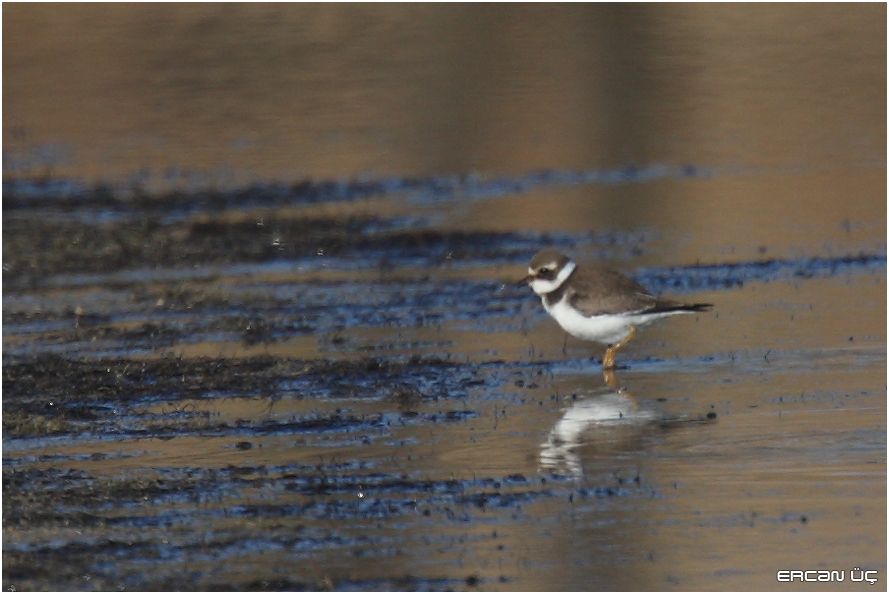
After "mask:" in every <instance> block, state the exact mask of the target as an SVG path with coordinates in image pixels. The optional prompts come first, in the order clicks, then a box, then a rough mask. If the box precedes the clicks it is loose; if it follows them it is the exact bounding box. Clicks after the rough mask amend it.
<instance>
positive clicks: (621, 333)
mask: <svg viewBox="0 0 889 594" xmlns="http://www.w3.org/2000/svg"><path fill="white" fill-rule="evenodd" d="M541 301H543V307H544V309H546V311H547V312H548V313H549V315H551V316H552V317H553V318H555V320H556V322H558V323H559V326H561V327H562V329H563V330H564V331H565V332H567V333H568V334H570V335H571V336H574V337H575V338H579V339H581V340H592V341H594V342H600V343H602V344H615V343H618V342H620V341H621V340H623V339H624V338H626V336H627V334H629V333H630V328H631V327H633V326H637V327H638V326H644V325H645V324H647V323H649V322H651V321H653V320H656V319H658V318H663V317H666V316H670V315H674V314H677V313H684V312H679V311H671V312H662V313H656V314H640V315H634V314H632V313H630V314H620V315H618V314H603V315H601V316H589V317H587V316H585V315H583V314H582V313H580V312H578V311H577V310H576V309H574V308H573V307H571V306H570V305H568V301H567V300H566V299H562V300H561V301H559V302H558V303H556V304H555V305H553V306H552V307H548V306H547V305H546V299H544V298H542V299H541Z"/></svg>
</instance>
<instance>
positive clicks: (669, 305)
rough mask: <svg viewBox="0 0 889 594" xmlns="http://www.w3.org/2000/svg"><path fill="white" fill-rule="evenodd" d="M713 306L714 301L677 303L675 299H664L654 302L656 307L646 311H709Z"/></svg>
mask: <svg viewBox="0 0 889 594" xmlns="http://www.w3.org/2000/svg"><path fill="white" fill-rule="evenodd" d="M712 307H713V304H712V303H676V302H675V301H663V302H658V303H655V304H654V307H652V308H651V309H649V310H647V311H646V312H645V313H667V312H671V311H676V312H680V311H687V312H695V311H707V310H709V309H710V308H712Z"/></svg>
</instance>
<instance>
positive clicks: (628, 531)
mask: <svg viewBox="0 0 889 594" xmlns="http://www.w3.org/2000/svg"><path fill="white" fill-rule="evenodd" d="M628 175H630V176H631V177H632V174H628ZM548 179H549V178H547V176H545V175H542V176H537V177H534V176H528V177H526V178H521V179H519V180H518V181H515V182H514V183H510V182H509V180H499V181H498V182H497V184H499V185H496V187H494V186H487V187H483V188H482V189H481V190H479V191H478V196H472V197H471V200H470V203H472V204H474V203H475V202H474V201H477V200H480V201H481V202H480V204H482V206H483V205H484V199H482V198H480V196H482V195H484V194H485V192H488V193H492V194H493V195H494V198H493V199H494V200H500V199H504V198H503V197H504V196H505V199H506V200H509V199H511V194H510V192H513V191H515V188H521V187H524V186H527V185H528V184H529V183H530V184H531V185H535V184H536V185H537V186H540V185H543V186H545V185H546V182H547V180H548ZM553 179H556V180H558V179H561V178H559V177H558V176H554V177H553ZM529 180H531V181H529ZM367 183H368V185H367V186H366V187H364V186H361V187H359V186H357V185H356V186H355V188H357V189H355V188H352V186H349V184H343V183H330V184H325V183H323V182H320V183H317V184H311V185H307V186H305V187H303V189H302V190H299V191H297V190H294V189H292V188H291V189H288V190H287V191H282V192H281V193H277V194H276V193H272V194H263V193H262V192H261V191H259V190H242V191H239V192H236V193H234V194H232V195H226V194H213V195H207V194H203V193H200V192H198V193H193V194H185V193H179V194H176V195H169V196H160V197H158V198H157V200H156V201H152V200H149V199H147V198H142V199H138V198H137V199H122V198H118V197H117V196H115V195H105V194H101V193H95V192H94V193H93V194H87V195H84V196H82V197H81V198H76V197H75V198H71V199H67V198H66V199H60V198H58V197H54V196H44V197H42V198H40V199H33V200H32V199H31V198H28V199H26V198H25V197H22V198H20V199H16V200H12V201H9V202H4V231H5V233H4V236H3V242H4V248H5V249H4V254H5V257H6V260H5V261H4V309H3V328H4V335H3V340H4V361H3V380H4V393H3V413H4V414H3V430H4V467H3V482H4V487H3V488H4V498H3V502H4V503H3V517H4V552H3V554H4V584H3V586H4V589H10V588H16V589H35V590H43V589H50V588H58V589H74V588H76V589H93V590H101V589H147V590H155V589H158V590H160V589H176V590H196V589H209V590H216V589H245V590H281V589H291V590H312V589H335V590H355V589H365V590H412V589H422V590H473V589H479V590H503V589H514V588H519V589H552V588H553V587H563V588H567V589H572V588H581V589H597V588H612V589H614V588H616V589H622V588H623V589H626V588H633V589H635V588H643V589H646V588H648V589H663V588H667V589H669V588H690V589H695V588H703V587H705V586H707V587H709V586H713V585H714V584H715V585H716V586H720V587H725V588H732V587H738V588H745V587H746V588H749V587H767V586H768V585H769V584H772V583H773V582H774V571H773V570H774V569H775V568H773V567H772V565H774V564H775V563H777V562H773V561H767V559H780V563H782V565H781V567H784V566H785V565H786V566H787V567H795V566H796V565H800V564H804V563H805V562H807V561H808V559H810V556H806V555H803V554H801V553H799V554H794V555H791V554H789V553H788V551H818V552H819V553H818V554H820V555H827V554H828V553H831V554H835V551H838V550H841V551H843V553H842V557H841V558H840V559H839V560H838V561H836V562H842V563H847V562H848V563H856V564H858V565H859V566H864V564H870V566H875V567H878V568H879V567H880V565H879V564H880V563H881V561H880V557H879V555H878V554H875V553H874V551H877V553H879V551H880V550H881V549H880V547H881V546H882V545H879V544H878V542H879V541H880V540H881V538H882V536H881V535H880V534H878V532H879V531H877V530H875V529H874V526H875V525H876V524H875V523H873V522H871V521H869V518H872V517H873V516H874V514H876V513H878V512H879V506H878V503H879V497H878V495H876V493H877V491H879V489H880V488H882V487H881V485H884V482H881V480H882V481H884V479H885V461H884V457H883V452H884V450H885V417H884V415H883V413H881V412H880V409H879V408H878V407H877V404H878V403H879V402H880V401H881V399H882V398H883V396H884V394H883V385H882V383H881V382H882V379H881V373H882V371H883V369H884V366H885V336H884V335H883V333H882V330H879V331H878V330H875V329H876V328H882V326H881V325H880V319H879V318H880V314H879V310H878V309H876V308H875V307H874V305H875V304H878V303H882V301H881V300H884V299H885V251H884V250H885V247H884V246H883V245H881V244H880V242H879V241H874V240H873V238H872V237H871V236H870V235H868V233H870V231H868V229H870V228H869V227H861V229H864V231H862V232H861V233H862V234H863V235H862V237H863V239H862V237H859V235H856V233H858V231H856V229H858V227H855V226H854V225H850V226H847V227H848V229H846V228H844V227H843V225H841V224H840V222H838V223H837V225H835V227H836V228H837V229H839V231H838V233H840V235H839V237H841V238H843V240H844V241H849V244H848V246H847V248H845V249H843V250H841V251H839V252H837V253H828V254H824V253H821V252H819V251H818V250H807V251H804V252H803V253H801V254H800V253H797V254H793V253H790V252H786V251H785V252H778V253H776V254H763V253H762V251H761V250H759V251H757V250H754V253H757V254H758V257H752V258H747V257H743V258H740V257H734V258H726V259H725V260H724V261H719V259H718V258H716V259H715V260H710V261H709V262H696V261H694V260H693V259H686V260H684V261H680V262H678V263H677V262H673V263H669V262H666V261H663V260H658V259H656V258H655V259H653V258H652V254H656V253H657V249H656V248H654V247H652V242H653V241H654V239H653V238H654V237H656V236H657V233H654V232H651V231H650V230H647V229H644V228H643V229H624V230H618V231H602V230H600V231H597V232H588V231H582V232H580V231H556V230H554V231H547V232H537V231H527V230H522V229H513V230H494V229H485V228H472V227H471V226H469V227H468V228H467V229H460V230H455V229H454V227H453V226H449V225H447V224H442V221H447V220H448V216H449V215H448V214H447V209H444V210H442V207H441V206H437V205H436V204H437V200H438V197H439V196H440V195H442V194H447V195H448V196H451V197H453V196H455V195H459V194H460V193H461V192H463V193H467V192H469V193H471V191H469V190H472V187H476V186H472V184H473V183H477V182H469V181H467V180H461V179H457V180H451V181H450V182H448V183H450V185H448V183H442V182H436V183H437V184H438V185H436V183H433V182H432V181H430V180H420V181H409V182H405V186H404V187H406V188H408V191H409V192H414V193H416V192H424V191H425V192H428V193H429V194H430V196H427V198H426V199H420V200H419V202H420V203H423V204H425V205H426V206H424V208H426V210H423V209H421V210H420V211H418V212H421V213H422V216H421V215H417V214H416V213H414V209H415V208H416V201H417V196H416V195H413V194H412V195H411V196H409V197H407V198H405V197H402V198H403V199H404V200H408V203H407V205H405V204H406V203H404V202H403V201H400V200H401V199H399V198H397V197H389V198H391V200H392V204H390V205H389V206H388V207H386V208H387V214H375V215H368V214H367V212H366V211H367V209H366V208H365V206H364V205H363V203H362V201H363V200H367V199H377V197H378V192H379V193H382V195H385V192H386V191H388V190H386V188H389V190H391V188H393V187H396V188H397V187H398V186H397V184H395V186H393V184H392V182H391V180H390V181H385V182H379V183H378V184H376V185H374V183H373V182H372V181H371V182H367ZM461 184H462V185H461ZM466 184H469V185H470V186H472V187H470V188H469V190H467V188H466ZM479 187H480V186H479ZM350 188H352V190H354V191H355V192H357V193H356V194H355V195H349V192H350V191H352V190H350ZM374 188H376V189H374ZM454 188H457V190H459V191H456V190H455V189H454ZM251 192H255V193H251ZM29 196H30V195H29ZM208 196H209V197H208ZM387 199H388V198H387ZM334 203H335V205H334ZM219 205H223V207H224V208H225V209H226V210H224V211H222V212H213V209H215V208H217V207H219ZM319 205H320V206H323V207H324V208H328V207H329V210H327V211H323V212H322V211H317V210H313V209H315V208H316V207H318V206H319ZM472 208H474V207H472ZM90 212H93V213H94V214H96V216H93V215H90V214H89V213H90ZM405 213H409V214H410V213H412V214H410V216H406V214H405ZM850 237H851V238H852V239H851V240H850V239H849V238H850ZM543 245H552V246H556V247H559V248H562V249H566V250H571V251H573V252H575V253H585V254H587V255H596V256H597V257H601V258H605V257H606V256H608V257H614V258H616V259H618V260H619V261H625V262H634V263H635V266H634V270H633V272H634V275H635V276H636V277H637V278H638V279H639V280H640V281H641V282H643V283H644V284H645V285H647V286H649V287H650V288H652V290H655V291H656V292H669V293H672V294H674V295H676V294H679V295H684V296H687V297H689V298H692V299H698V300H704V301H713V302H714V303H716V304H717V307H716V309H715V311H714V312H713V313H712V314H705V315H695V316H690V317H688V318H685V319H684V320H681V321H671V322H668V323H666V324H665V325H664V326H659V327H656V328H652V329H646V331H645V332H643V333H642V336H641V337H640V339H639V340H638V341H636V342H634V343H633V344H632V345H631V346H630V347H629V349H628V350H627V352H626V353H622V357H621V358H619V361H618V362H619V363H620V368H619V370H618V374H617V382H616V383H617V385H614V384H613V383H609V382H606V381H604V379H603V377H602V376H601V374H600V372H599V369H598V365H599V358H600V357H601V352H600V351H599V349H598V347H596V346H593V345H587V344H583V343H580V342H576V341H568V340H565V338H564V335H563V334H562V333H561V332H560V331H559V330H558V329H557V328H555V327H554V326H553V325H552V324H551V322H550V321H549V320H548V319H547V318H546V317H545V315H544V314H543V312H542V311H541V309H540V307H539V303H538V301H537V299H536V298H535V297H533V296H532V295H531V294H530V293H529V291H528V290H527V288H525V287H516V286H513V284H512V283H511V282H510V281H511V280H512V279H513V278H517V277H518V276H520V273H521V272H522V271H523V270H524V267H525V266H526V262H527V259H528V258H529V257H530V256H531V255H532V254H533V252H534V251H535V250H536V249H538V248H539V247H541V246H543ZM853 298H854V299H855V300H857V301H858V302H859V303H860V304H861V308H860V309H859V310H858V311H859V313H857V314H856V315H855V316H851V315H850V313H849V311H848V309H847V308H845V307H843V304H844V303H847V302H849V301H850V300H851V299H853ZM751 304H753V306H751ZM861 312H866V315H862V313H861ZM671 324H672V325H671ZM883 326H884V324H883ZM766 330H768V331H766ZM828 418H830V424H827V425H826V424H825V420H826V419H828ZM776 452H777V453H776ZM778 453H779V454H778ZM714 461H717V462H718V463H716V464H714ZM850 472H852V473H857V476H859V477H860V478H859V479H857V480H855V481H850V480H849V479H848V478H847V477H848V476H849V474H848V473H850ZM824 494H827V495H824ZM838 502H839V503H838ZM847 538H855V539H857V540H856V541H855V542H857V543H859V544H858V545H855V546H851V547H850V546H845V548H844V547H841V546H839V544H838V540H842V541H843V542H846V541H845V539H847ZM753 550H756V551H760V552H758V553H756V554H755V555H753V554H751V552H750V551H753ZM690 559H710V563H711V564H710V565H707V564H704V563H701V564H697V563H694V562H690V561H689V560H690ZM831 559H834V560H836V557H831ZM776 567H777V566H776ZM640 580H641V581H640Z"/></svg>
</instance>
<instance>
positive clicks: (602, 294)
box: [519, 248, 713, 372]
mask: <svg viewBox="0 0 889 594" xmlns="http://www.w3.org/2000/svg"><path fill="white" fill-rule="evenodd" d="M519 284H529V285H531V289H533V290H534V292H535V293H536V294H537V295H539V296H540V300H541V301H542V302H543V307H544V309H546V311H547V313H548V314H549V315H551V316H552V317H553V318H555V320H556V321H557V322H558V323H559V326H561V327H562V329H563V330H564V331H565V332H567V333H568V334H570V335H571V336H574V337H576V338H579V339H581V340H592V341H594V342H599V343H603V344H606V345H608V348H607V350H606V351H605V357H604V358H603V359H602V369H603V370H605V371H606V372H607V371H610V370H612V369H614V355H615V354H617V352H618V351H619V350H620V349H622V348H623V347H625V346H626V345H627V343H628V342H630V341H631V340H633V337H634V336H636V328H637V327H639V326H644V325H645V324H648V323H650V322H653V321H654V320H657V319H659V318H664V317H667V316H672V315H676V314H683V313H694V312H699V311H707V310H708V309H710V308H711V307H713V305H712V304H711V303H679V302H678V301H670V300H668V299H658V298H657V297H655V296H654V295H652V294H651V293H649V292H648V291H647V290H646V289H645V287H643V286H642V285H640V284H639V283H637V282H636V281H634V280H632V279H630V278H627V277H626V276H624V275H622V274H620V273H619V272H615V271H613V270H606V269H601V268H580V267H579V266H577V264H575V262H574V261H573V260H572V259H571V258H569V257H568V256H566V255H564V254H562V253H559V252H558V251H556V250H554V249H551V248H547V249H544V250H541V251H539V252H537V255H536V256H534V258H533V259H532V260H531V265H530V266H529V267H528V276H526V277H525V278H523V279H522V280H521V281H520V282H519Z"/></svg>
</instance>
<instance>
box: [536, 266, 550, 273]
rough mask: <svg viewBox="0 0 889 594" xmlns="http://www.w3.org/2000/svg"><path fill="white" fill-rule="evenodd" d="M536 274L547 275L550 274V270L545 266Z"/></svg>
mask: <svg viewBox="0 0 889 594" xmlns="http://www.w3.org/2000/svg"><path fill="white" fill-rule="evenodd" d="M537 272H539V273H540V274H549V273H550V272H551V270H550V269H549V268H547V267H546V266H544V267H543V268H541V269H540V270H538V271H537Z"/></svg>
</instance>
